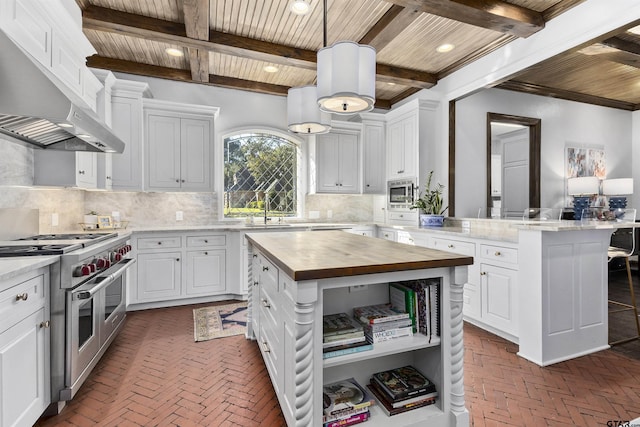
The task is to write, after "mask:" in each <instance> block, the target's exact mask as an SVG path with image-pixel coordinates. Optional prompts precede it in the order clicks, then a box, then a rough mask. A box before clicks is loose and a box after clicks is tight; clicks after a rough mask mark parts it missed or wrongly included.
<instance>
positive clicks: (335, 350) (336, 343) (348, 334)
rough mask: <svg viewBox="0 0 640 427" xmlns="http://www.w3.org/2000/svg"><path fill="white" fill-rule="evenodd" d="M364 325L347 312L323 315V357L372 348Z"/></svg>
mask: <svg viewBox="0 0 640 427" xmlns="http://www.w3.org/2000/svg"><path fill="white" fill-rule="evenodd" d="M372 348H373V345H372V344H371V343H370V342H369V341H368V340H367V337H366V336H365V333H364V328H363V326H362V325H361V324H360V323H358V322H357V321H356V320H355V319H354V318H353V317H351V316H349V315H348V314H347V313H336V314H327V315H324V316H323V317H322V358H323V359H328V358H330V357H336V356H344V355H345V354H351V353H357V352H360V351H365V350H371V349H372Z"/></svg>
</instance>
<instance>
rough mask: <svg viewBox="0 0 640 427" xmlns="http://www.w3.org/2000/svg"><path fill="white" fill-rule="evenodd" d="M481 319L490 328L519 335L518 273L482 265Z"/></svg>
mask: <svg viewBox="0 0 640 427" xmlns="http://www.w3.org/2000/svg"><path fill="white" fill-rule="evenodd" d="M480 281H481V282H480V283H481V285H480V288H481V297H480V300H481V307H482V308H481V312H480V319H482V321H483V322H484V323H486V324H487V325H489V326H493V327H494V328H496V329H498V330H501V331H503V332H506V333H509V334H512V335H517V334H518V324H517V313H518V312H517V310H516V303H517V290H518V288H517V286H516V281H517V271H516V270H511V269H508V268H503V267H497V266H495V265H491V264H485V263H482V264H480Z"/></svg>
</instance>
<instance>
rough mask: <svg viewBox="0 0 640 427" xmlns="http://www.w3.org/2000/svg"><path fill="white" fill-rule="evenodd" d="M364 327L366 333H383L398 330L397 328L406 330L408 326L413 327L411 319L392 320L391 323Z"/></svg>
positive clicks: (365, 325)
mask: <svg viewBox="0 0 640 427" xmlns="http://www.w3.org/2000/svg"><path fill="white" fill-rule="evenodd" d="M361 324H362V326H363V328H364V329H363V330H364V332H365V333H366V332H381V331H387V330H389V329H397V328H406V327H407V326H411V325H412V322H411V319H408V318H407V319H400V320H392V321H390V322H382V323H373V324H364V323H361Z"/></svg>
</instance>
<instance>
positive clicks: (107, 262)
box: [104, 258, 111, 268]
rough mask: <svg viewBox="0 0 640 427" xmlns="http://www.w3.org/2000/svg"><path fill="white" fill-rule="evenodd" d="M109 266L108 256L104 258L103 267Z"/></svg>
mask: <svg viewBox="0 0 640 427" xmlns="http://www.w3.org/2000/svg"><path fill="white" fill-rule="evenodd" d="M109 267H111V261H110V260H109V259H108V258H105V260H104V268H109Z"/></svg>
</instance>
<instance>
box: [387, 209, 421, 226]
mask: <svg viewBox="0 0 640 427" xmlns="http://www.w3.org/2000/svg"><path fill="white" fill-rule="evenodd" d="M387 219H388V220H389V221H393V222H403V223H405V222H406V223H408V225H413V226H416V225H417V224H418V217H417V216H416V214H414V213H410V212H389V213H388V217H387Z"/></svg>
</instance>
